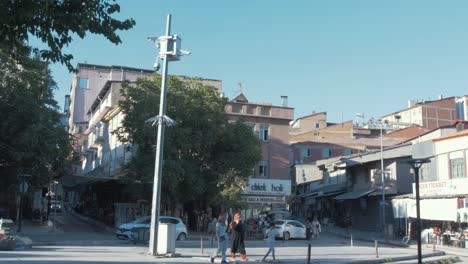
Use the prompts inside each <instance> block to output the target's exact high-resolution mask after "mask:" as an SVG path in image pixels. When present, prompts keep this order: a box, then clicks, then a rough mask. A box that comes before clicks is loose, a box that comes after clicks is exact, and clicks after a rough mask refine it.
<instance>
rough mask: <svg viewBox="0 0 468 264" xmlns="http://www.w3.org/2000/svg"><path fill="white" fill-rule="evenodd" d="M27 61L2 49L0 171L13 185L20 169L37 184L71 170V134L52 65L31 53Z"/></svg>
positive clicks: (24, 57) (0, 61)
mask: <svg viewBox="0 0 468 264" xmlns="http://www.w3.org/2000/svg"><path fill="white" fill-rule="evenodd" d="M21 61H23V63H22V64H18V63H17V61H15V60H13V59H12V58H11V57H10V56H8V55H5V54H4V53H3V52H2V51H0V80H1V81H0V134H1V135H2V136H1V137H0V174H1V175H2V181H3V180H4V181H3V183H4V184H7V182H8V183H10V184H12V183H15V181H17V179H16V175H17V174H18V173H29V174H31V175H32V176H33V177H32V179H30V181H32V184H33V185H35V186H43V185H44V184H47V183H49V182H50V181H51V179H52V178H53V177H60V176H62V175H64V174H66V173H67V170H69V169H68V168H69V166H68V164H69V163H68V162H69V158H70V155H71V144H70V143H71V141H70V140H71V137H70V136H69V134H68V133H67V132H66V131H65V127H64V126H63V125H62V124H61V122H60V117H61V114H60V113H59V112H58V110H59V108H58V106H57V102H56V101H55V100H53V90H54V89H55V88H56V85H55V82H54V81H53V80H52V78H51V75H50V72H49V71H48V69H47V64H46V63H44V62H42V61H40V60H39V59H32V58H30V57H29V56H28V55H24V56H23V57H22V58H21ZM3 187H5V186H3Z"/></svg>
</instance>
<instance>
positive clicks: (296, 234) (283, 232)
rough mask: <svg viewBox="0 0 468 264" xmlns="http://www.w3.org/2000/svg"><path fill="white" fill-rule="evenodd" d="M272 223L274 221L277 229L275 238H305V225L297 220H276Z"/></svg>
mask: <svg viewBox="0 0 468 264" xmlns="http://www.w3.org/2000/svg"><path fill="white" fill-rule="evenodd" d="M273 223H275V228H276V230H277V231H278V235H277V236H276V237H277V238H280V239H284V240H289V239H295V238H298V239H305V238H306V226H305V225H304V224H303V223H301V222H299V221H296V220H278V221H274V222H273Z"/></svg>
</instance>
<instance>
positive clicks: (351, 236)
mask: <svg viewBox="0 0 468 264" xmlns="http://www.w3.org/2000/svg"><path fill="white" fill-rule="evenodd" d="M351 247H353V234H351Z"/></svg>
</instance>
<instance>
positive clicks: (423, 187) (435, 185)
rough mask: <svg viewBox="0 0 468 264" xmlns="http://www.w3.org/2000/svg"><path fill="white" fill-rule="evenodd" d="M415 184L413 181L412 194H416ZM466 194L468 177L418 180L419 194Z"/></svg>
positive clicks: (424, 195)
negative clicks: (431, 180) (428, 180)
mask: <svg viewBox="0 0 468 264" xmlns="http://www.w3.org/2000/svg"><path fill="white" fill-rule="evenodd" d="M415 186H416V185H415V184H414V183H413V196H416V189H415ZM465 194H468V179H467V178H462V179H451V180H445V181H433V182H420V183H419V196H420V197H434V196H448V195H465Z"/></svg>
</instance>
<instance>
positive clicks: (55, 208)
mask: <svg viewBox="0 0 468 264" xmlns="http://www.w3.org/2000/svg"><path fill="white" fill-rule="evenodd" d="M62 208H63V206H62V202H61V201H58V200H51V201H50V212H51V213H54V212H57V213H60V212H62Z"/></svg>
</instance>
